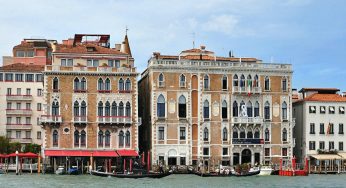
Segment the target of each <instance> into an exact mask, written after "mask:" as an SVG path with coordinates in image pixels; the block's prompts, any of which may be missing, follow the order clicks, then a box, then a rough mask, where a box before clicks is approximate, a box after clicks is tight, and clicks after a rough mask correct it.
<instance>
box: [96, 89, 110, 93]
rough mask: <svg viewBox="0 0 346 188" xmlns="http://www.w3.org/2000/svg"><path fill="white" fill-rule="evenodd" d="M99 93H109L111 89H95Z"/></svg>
mask: <svg viewBox="0 0 346 188" xmlns="http://www.w3.org/2000/svg"><path fill="white" fill-rule="evenodd" d="M97 92H99V93H111V92H112V90H97Z"/></svg>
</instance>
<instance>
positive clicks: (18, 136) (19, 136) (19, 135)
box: [16, 131, 22, 139]
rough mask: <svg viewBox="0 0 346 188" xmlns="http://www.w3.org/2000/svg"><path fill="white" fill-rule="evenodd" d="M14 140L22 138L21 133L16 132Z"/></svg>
mask: <svg viewBox="0 0 346 188" xmlns="http://www.w3.org/2000/svg"><path fill="white" fill-rule="evenodd" d="M16 138H17V139H20V138H22V131H16Z"/></svg>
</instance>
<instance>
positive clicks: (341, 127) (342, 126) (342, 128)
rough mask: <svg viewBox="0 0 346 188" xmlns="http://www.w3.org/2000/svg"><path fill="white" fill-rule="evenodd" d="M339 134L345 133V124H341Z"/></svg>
mask: <svg viewBox="0 0 346 188" xmlns="http://www.w3.org/2000/svg"><path fill="white" fill-rule="evenodd" d="M339 134H344V124H342V123H340V124H339Z"/></svg>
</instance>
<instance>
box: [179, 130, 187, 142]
mask: <svg viewBox="0 0 346 188" xmlns="http://www.w3.org/2000/svg"><path fill="white" fill-rule="evenodd" d="M185 139H186V128H185V127H180V140H185Z"/></svg>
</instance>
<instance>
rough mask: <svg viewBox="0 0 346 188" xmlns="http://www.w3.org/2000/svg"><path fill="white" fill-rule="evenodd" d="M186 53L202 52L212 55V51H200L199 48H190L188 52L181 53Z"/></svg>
mask: <svg viewBox="0 0 346 188" xmlns="http://www.w3.org/2000/svg"><path fill="white" fill-rule="evenodd" d="M188 52H193V53H199V52H204V53H213V52H212V51H208V50H203V51H202V50H201V49H199V48H192V49H189V50H183V51H182V53H188Z"/></svg>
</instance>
